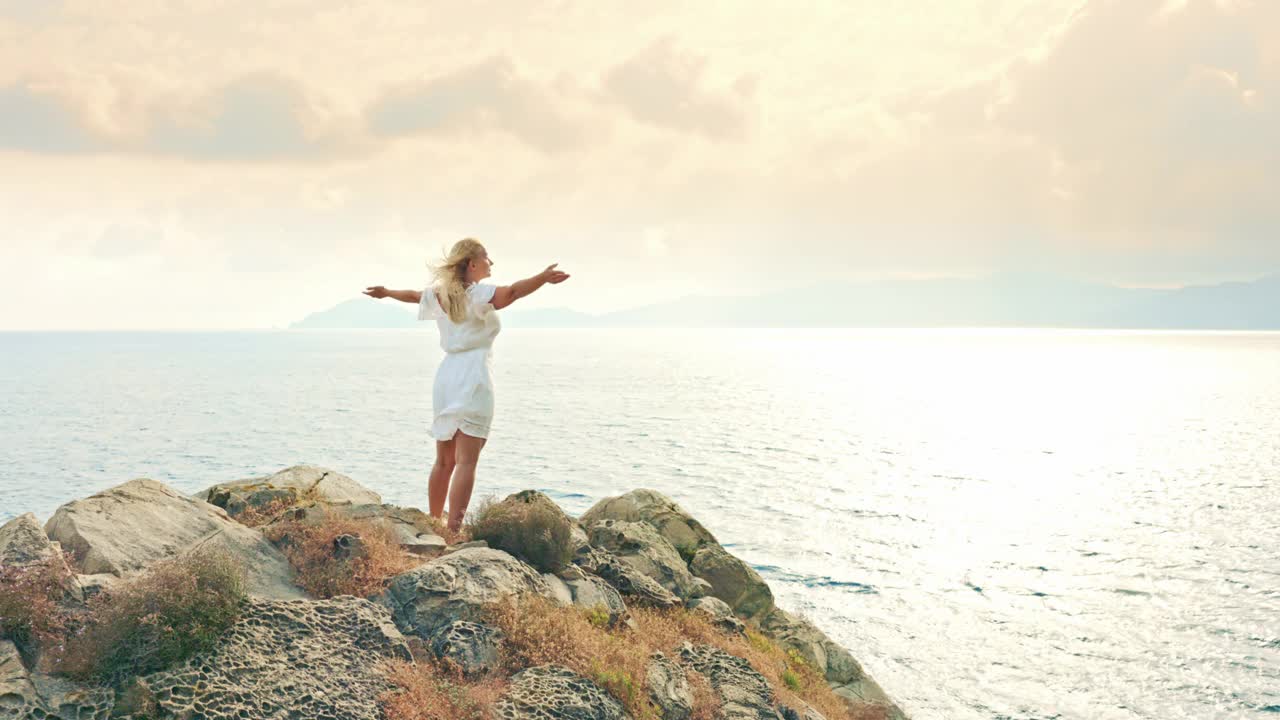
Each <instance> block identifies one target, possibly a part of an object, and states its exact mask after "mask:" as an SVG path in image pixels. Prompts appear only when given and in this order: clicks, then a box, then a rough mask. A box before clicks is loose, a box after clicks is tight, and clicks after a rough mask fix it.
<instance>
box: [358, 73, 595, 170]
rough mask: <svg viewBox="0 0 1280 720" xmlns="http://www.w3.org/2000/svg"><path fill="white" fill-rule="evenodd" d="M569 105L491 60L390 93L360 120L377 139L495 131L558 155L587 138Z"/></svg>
mask: <svg viewBox="0 0 1280 720" xmlns="http://www.w3.org/2000/svg"><path fill="white" fill-rule="evenodd" d="M573 103H574V101H573V98H571V97H568V96H566V94H564V93H557V92H555V91H554V90H552V89H550V88H547V87H543V86H542V85H540V84H539V83H538V82H536V81H534V80H533V79H531V78H529V77H528V76H527V75H526V74H525V73H523V72H521V71H520V69H519V68H518V67H517V66H516V64H515V62H513V61H512V60H511V59H510V58H507V57H503V56H497V57H492V58H489V59H487V60H485V61H483V62H479V63H476V64H473V65H468V66H465V67H462V68H459V69H458V70H455V71H453V72H449V73H445V74H443V75H439V76H437V77H434V78H432V79H430V80H427V81H425V82H421V83H416V84H411V85H406V86H402V87H400V88H397V89H394V90H391V91H389V92H388V93H387V94H385V95H384V96H382V97H381V98H378V99H377V100H376V101H374V103H373V104H372V105H371V106H370V107H369V109H368V110H367V111H366V114H365V115H366V119H367V122H368V124H369V127H370V129H371V130H372V132H373V133H374V134H376V135H380V136H383V137H404V136H413V135H425V136H433V135H434V136H457V135H467V134H483V133H488V132H495V131H496V132H502V133H507V134H509V135H511V136H513V137H516V138H518V139H520V140H522V141H524V142H526V143H528V144H529V145H531V146H533V147H535V148H538V149H540V150H543V151H546V152H562V151H566V150H571V149H573V148H575V147H579V146H580V145H582V144H583V142H584V141H585V140H586V138H587V137H588V136H589V135H591V133H590V128H589V126H588V125H587V124H586V123H585V122H583V120H582V119H580V118H579V117H575V116H574V114H573V113H572V111H571V109H569V108H571V107H572V105H573Z"/></svg>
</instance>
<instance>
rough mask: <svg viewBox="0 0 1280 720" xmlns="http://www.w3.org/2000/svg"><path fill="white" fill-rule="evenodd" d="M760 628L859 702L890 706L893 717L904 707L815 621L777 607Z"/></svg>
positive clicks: (842, 692)
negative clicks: (897, 703) (893, 699)
mask: <svg viewBox="0 0 1280 720" xmlns="http://www.w3.org/2000/svg"><path fill="white" fill-rule="evenodd" d="M760 630H761V632H763V633H764V634H765V635H767V636H769V637H770V638H772V639H773V640H774V641H776V642H777V643H778V644H779V645H780V646H782V647H783V648H787V649H791V650H795V651H796V652H797V653H799V655H800V657H802V658H804V660H805V662H807V663H809V664H810V665H812V666H813V667H814V668H816V669H817V670H818V672H820V673H822V674H823V676H824V677H826V679H827V682H828V683H830V684H831V685H832V688H833V689H834V690H835V692H836V693H837V694H838V695H841V696H842V697H844V698H846V699H849V700H853V701H856V702H858V703H862V704H866V703H877V704H882V705H885V706H887V707H888V709H889V715H888V716H889V717H890V718H893V717H897V716H896V715H894V713H897V715H901V714H902V711H901V710H899V709H898V708H897V706H896V705H894V703H893V701H892V700H890V699H889V696H888V695H887V694H885V692H884V690H883V689H882V688H881V687H880V686H879V685H878V684H877V683H876V682H875V681H874V680H872V679H871V678H870V677H868V676H867V674H866V673H865V672H864V671H863V670H862V666H861V665H860V664H858V661H857V660H855V659H854V657H853V655H851V654H850V653H849V651H848V650H846V649H844V648H843V647H841V646H840V645H839V644H838V643H836V642H835V641H834V640H832V639H831V638H829V637H827V635H826V633H824V632H822V631H821V630H819V629H818V627H817V626H815V625H814V624H813V623H811V622H809V621H808V620H805V619H803V618H800V617H797V616H795V615H793V614H791V613H789V612H787V611H786V610H783V609H782V608H774V609H773V610H772V611H771V612H770V613H769V614H768V615H766V616H765V617H764V618H762V619H761V621H760Z"/></svg>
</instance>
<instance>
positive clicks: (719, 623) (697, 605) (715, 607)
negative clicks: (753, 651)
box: [685, 596, 747, 635]
mask: <svg viewBox="0 0 1280 720" xmlns="http://www.w3.org/2000/svg"><path fill="white" fill-rule="evenodd" d="M685 607H687V608H689V609H690V610H693V611H694V612H699V613H703V614H705V615H707V616H709V617H710V618H711V622H712V624H714V625H715V626H716V627H719V628H720V629H722V630H725V631H727V632H731V633H733V634H735V635H746V634H747V626H746V625H745V624H744V623H743V622H742V621H741V620H739V619H738V616H736V615H734V614H733V608H731V607H729V605H728V603H726V602H725V601H723V600H721V599H720V598H718V597H710V596H708V597H702V598H697V599H695V600H691V601H689V602H688V603H685Z"/></svg>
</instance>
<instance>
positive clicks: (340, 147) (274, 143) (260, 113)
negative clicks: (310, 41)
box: [142, 73, 357, 161]
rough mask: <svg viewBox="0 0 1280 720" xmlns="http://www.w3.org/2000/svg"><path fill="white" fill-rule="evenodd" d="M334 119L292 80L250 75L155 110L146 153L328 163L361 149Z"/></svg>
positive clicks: (144, 142)
mask: <svg viewBox="0 0 1280 720" xmlns="http://www.w3.org/2000/svg"><path fill="white" fill-rule="evenodd" d="M334 115H335V113H333V111H332V110H329V109H327V108H326V107H325V106H324V104H323V103H322V102H320V101H317V100H315V99H313V98H312V97H310V96H309V94H308V93H307V92H306V91H305V90H304V89H303V88H302V87H301V85H299V84H298V83H296V82H294V81H292V80H290V79H288V78H285V77H283V76H279V75H275V74H270V73H262V74H254V75H247V76H243V77H239V78H237V79H235V80H233V81H232V82H229V83H227V84H226V85H224V86H222V87H220V88H218V89H217V90H215V91H213V92H212V93H210V94H208V95H207V96H205V97H202V98H199V99H198V100H197V101H196V102H194V103H191V104H190V105H188V106H186V107H181V108H179V109H177V110H159V109H158V108H157V109H156V110H154V111H153V119H152V122H151V126H150V128H149V129H148V131H147V133H146V135H145V136H144V137H143V139H142V147H143V149H145V150H146V151H149V152H156V153H160V154H167V155H176V156H180V157H187V158H200V159H206V160H232V161H234V160H240V161H245V160H251V161H270V160H290V159H307V158H315V157H328V156H333V155H336V154H339V153H341V152H343V151H347V150H350V149H353V147H355V145H356V144H357V143H356V139H355V138H354V137H353V136H352V135H351V134H344V133H343V132H342V129H341V127H340V124H339V122H338V119H337V118H335V117H334Z"/></svg>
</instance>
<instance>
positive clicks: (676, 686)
mask: <svg viewBox="0 0 1280 720" xmlns="http://www.w3.org/2000/svg"><path fill="white" fill-rule="evenodd" d="M645 676H646V681H647V682H646V684H647V685H648V686H649V699H650V700H653V704H654V705H657V706H658V709H659V710H660V711H661V712H662V720H688V719H689V716H690V715H692V714H693V688H691V687H689V678H688V677H687V676H686V675H685V674H684V668H682V667H680V664H679V663H677V662H676V661H674V660H672V659H671V658H669V657H667V656H666V655H663V654H662V653H660V652H659V653H654V654H653V655H652V656H651V657H650V658H649V665H648V667H647V668H646V670H645Z"/></svg>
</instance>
